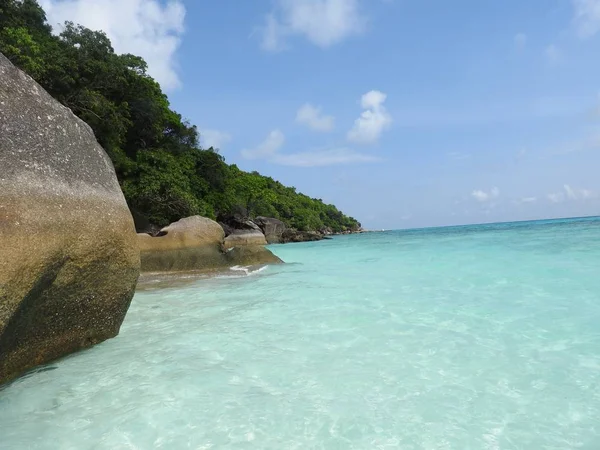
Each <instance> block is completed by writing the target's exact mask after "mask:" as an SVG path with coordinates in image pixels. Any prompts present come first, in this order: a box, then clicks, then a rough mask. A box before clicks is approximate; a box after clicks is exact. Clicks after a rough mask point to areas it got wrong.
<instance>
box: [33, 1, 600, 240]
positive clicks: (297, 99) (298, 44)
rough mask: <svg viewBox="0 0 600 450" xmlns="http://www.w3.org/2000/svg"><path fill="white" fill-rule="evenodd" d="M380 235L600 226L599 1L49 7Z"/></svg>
mask: <svg viewBox="0 0 600 450" xmlns="http://www.w3.org/2000/svg"><path fill="white" fill-rule="evenodd" d="M40 4H42V6H43V7H44V8H45V10H46V12H47V16H48V20H49V22H50V23H51V25H53V26H54V28H55V30H57V31H59V30H60V24H61V23H63V22H64V21H65V20H72V21H74V22H76V23H81V24H82V25H85V26H87V27H89V28H92V29H101V30H103V31H105V32H106V33H107V34H108V36H109V37H110V38H111V40H112V42H113V46H114V47H115V50H116V51H117V52H120V53H121V52H129V53H134V54H137V55H140V56H143V57H144V58H145V59H146V61H147V62H148V64H149V72H150V74H151V75H152V76H153V77H154V78H156V79H157V80H158V81H159V82H160V83H161V86H162V87H163V89H164V90H165V91H166V93H167V94H168V96H169V99H170V101H171V106H172V107H173V108H174V109H175V110H176V111H178V112H179V113H181V114H182V115H183V116H184V117H185V118H187V119H189V121H190V122H191V123H193V124H196V125H197V126H198V128H199V130H200V134H201V142H202V144H203V145H204V146H206V147H208V146H215V147H217V148H219V151H220V153H221V154H222V155H223V156H224V157H225V159H226V161H227V162H229V163H234V164H237V165H238V166H239V167H240V168H241V169H243V170H248V171H252V170H257V171H259V172H260V173H263V174H265V175H269V176H272V177H273V178H275V179H277V180H279V181H281V182H282V183H284V184H286V185H293V186H296V187H297V188H298V190H299V191H301V192H304V193H305V194H307V195H310V196H311V197H315V198H320V199H323V200H324V201H326V202H328V203H333V204H335V205H336V206H338V207H339V208H340V209H341V210H342V211H343V212H345V213H346V214H349V215H352V216H353V217H355V218H357V219H358V220H359V221H361V222H362V224H363V226H365V227H366V228H370V229H382V228H384V229H392V228H411V227H423V226H441V225H453V224H465V223H483V222H497V221H512V220H529V219H537V218H554V217H573V216H586V215H599V214H600V176H598V168H599V167H600V58H599V57H598V55H600V0H528V1H523V0H503V1H496V0H456V1H453V2H449V1H445V0H252V1H241V0H219V1H214V0H213V1H207V0H40Z"/></svg>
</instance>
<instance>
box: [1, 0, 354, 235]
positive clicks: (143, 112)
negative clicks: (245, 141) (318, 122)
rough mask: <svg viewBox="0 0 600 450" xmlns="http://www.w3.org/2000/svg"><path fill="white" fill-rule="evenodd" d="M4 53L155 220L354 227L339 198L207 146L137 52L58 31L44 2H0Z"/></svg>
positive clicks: (75, 30)
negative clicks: (79, 128) (261, 220)
mask: <svg viewBox="0 0 600 450" xmlns="http://www.w3.org/2000/svg"><path fill="white" fill-rule="evenodd" d="M0 52H2V53H3V54H4V55H5V56H6V57H7V58H9V59H10V60H11V61H12V62H13V64H15V65H16V66H18V67H20V68H21V69H22V70H24V71H25V72H27V73H28V74H29V75H31V76H32V77H33V78H34V79H35V80H36V81H37V82H38V83H40V84H41V85H42V86H43V87H44V88H45V89H46V90H47V91H48V92H49V93H50V94H51V95H53V96H54V97H55V98H56V99H57V100H58V101H60V102H61V103H63V104H64V105H65V106H67V107H69V108H70V109H71V110H72V111H73V112H74V113H75V114H76V115H77V116H79V117H80V118H81V119H83V120H84V121H86V122H87V123H88V124H89V125H90V126H91V127H92V129H93V130H94V132H95V134H96V137H97V139H98V141H99V142H100V144H101V145H102V146H103V147H104V149H105V150H106V152H107V153H108V155H109V156H110V157H111V159H112V161H113V163H114V166H115V170H116V172H117V176H118V178H119V182H120V183H121V187H122V189H123V192H124V194H125V197H126V199H127V202H128V203H129V206H130V207H131V209H132V210H133V211H134V212H135V213H136V215H137V216H143V217H145V218H146V219H148V220H149V221H150V222H151V223H154V224H156V225H160V226H162V225H166V224H168V223H170V222H172V221H175V220H178V219H180V218H181V217H186V216H190V215H194V214H200V215H203V216H207V217H211V218H223V217H228V216H231V215H232V214H242V215H247V216H250V217H253V216H258V215H265V216H270V217H276V218H279V219H281V220H283V221H284V222H286V223H287V224H288V225H289V226H292V227H295V228H298V229H300V230H320V229H323V228H331V229H332V230H333V231H343V230H346V229H355V228H357V227H359V226H360V224H359V223H358V222H357V221H356V220H355V219H353V218H351V217H347V216H345V215H343V214H342V213H341V212H340V211H338V210H337V209H336V208H335V206H333V205H326V204H324V203H323V202H322V201H320V200H316V199H312V198H310V197H307V196H306V195H303V194H300V193H297V192H296V190H295V189H294V188H293V187H285V186H283V185H282V184H281V183H279V182H277V181H275V180H273V179H272V178H269V177H265V176H262V175H260V174H259V173H257V172H252V173H247V172H243V171H241V170H240V169H238V168H237V167H236V166H235V165H228V164H226V163H225V161H224V159H223V157H222V156H221V155H219V153H218V152H217V151H216V150H215V149H213V148H210V149H201V148H200V145H199V135H198V130H197V129H196V127H195V126H193V125H190V124H189V123H188V122H186V121H185V120H183V119H182V117H181V116H180V115H179V114H178V113H176V112H175V111H173V110H172V109H171V108H170V107H169V101H168V100H167V97H166V95H165V94H164V93H163V92H162V90H161V88H160V86H159V84H158V83H157V82H156V81H154V80H153V79H152V78H151V77H150V76H149V75H148V73H147V66H146V63H145V62H144V60H143V59H142V58H140V57H138V56H134V55H130V54H124V55H118V54H116V53H115V52H114V50H113V48H112V46H111V43H110V40H109V39H108V38H107V36H106V35H105V34H104V33H102V32H97V31H92V30H89V29H87V28H84V27H82V26H77V25H75V24H73V23H69V22H67V23H66V24H65V27H64V30H63V31H62V33H60V35H58V36H56V35H53V34H52V29H51V27H50V26H49V25H48V24H47V22H46V16H45V13H44V11H43V9H42V8H41V7H40V6H39V4H38V3H37V1H35V0H0Z"/></svg>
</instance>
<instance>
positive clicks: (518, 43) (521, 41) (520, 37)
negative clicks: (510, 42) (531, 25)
mask: <svg viewBox="0 0 600 450" xmlns="http://www.w3.org/2000/svg"><path fill="white" fill-rule="evenodd" d="M514 43H515V47H517V48H518V49H523V48H525V46H526V45H527V35H526V34H524V33H517V34H515V37H514Z"/></svg>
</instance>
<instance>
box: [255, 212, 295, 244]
mask: <svg viewBox="0 0 600 450" xmlns="http://www.w3.org/2000/svg"><path fill="white" fill-rule="evenodd" d="M254 223H256V225H258V226H259V227H260V229H261V230H262V232H263V233H264V235H265V238H266V239H267V242H268V243H269V244H279V243H280V242H283V238H282V235H283V233H284V231H285V230H286V229H287V227H286V226H285V223H283V222H282V221H281V220H279V219H275V218H273V217H262V216H261V217H257V218H256V219H254Z"/></svg>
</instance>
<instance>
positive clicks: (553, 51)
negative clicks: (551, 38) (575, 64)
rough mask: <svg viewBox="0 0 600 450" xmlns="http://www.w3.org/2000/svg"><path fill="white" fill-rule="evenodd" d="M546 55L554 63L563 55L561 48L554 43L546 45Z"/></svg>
mask: <svg viewBox="0 0 600 450" xmlns="http://www.w3.org/2000/svg"><path fill="white" fill-rule="evenodd" d="M544 55H545V56H546V59H547V60H548V61H549V62H551V63H552V64H556V63H558V62H559V61H560V60H561V57H562V55H561V52H560V50H559V49H558V47H557V46H556V45H554V44H550V45H549V46H548V47H546V49H545V50H544Z"/></svg>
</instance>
